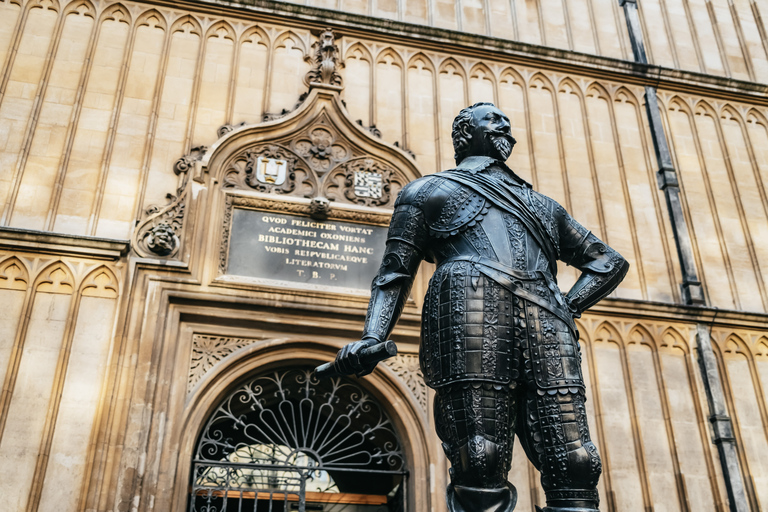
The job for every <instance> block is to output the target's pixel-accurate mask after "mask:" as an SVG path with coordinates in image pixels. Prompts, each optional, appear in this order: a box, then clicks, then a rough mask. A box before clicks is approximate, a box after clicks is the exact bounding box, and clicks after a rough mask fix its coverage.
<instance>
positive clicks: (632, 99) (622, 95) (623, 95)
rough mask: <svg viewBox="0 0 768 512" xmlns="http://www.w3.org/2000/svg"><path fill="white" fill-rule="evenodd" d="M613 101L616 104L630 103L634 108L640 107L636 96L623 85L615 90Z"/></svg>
mask: <svg viewBox="0 0 768 512" xmlns="http://www.w3.org/2000/svg"><path fill="white" fill-rule="evenodd" d="M613 101H615V102H617V103H631V104H633V105H635V107H637V106H638V105H640V100H639V99H638V98H637V96H635V94H634V93H633V92H632V91H631V90H630V89H629V88H628V87H625V86H623V85H622V86H621V87H619V88H618V89H616V92H615V93H614V94H613Z"/></svg>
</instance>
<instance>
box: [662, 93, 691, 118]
mask: <svg viewBox="0 0 768 512" xmlns="http://www.w3.org/2000/svg"><path fill="white" fill-rule="evenodd" d="M666 108H667V110H671V111H673V112H683V113H685V114H687V115H688V116H689V117H690V116H691V115H693V110H692V109H691V105H690V104H689V103H688V102H687V101H686V100H685V99H684V98H681V97H680V96H678V95H674V96H672V97H671V98H669V100H668V101H667V105H666Z"/></svg>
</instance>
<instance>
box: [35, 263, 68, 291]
mask: <svg viewBox="0 0 768 512" xmlns="http://www.w3.org/2000/svg"><path fill="white" fill-rule="evenodd" d="M34 289H35V291H36V292H43V293H62V294H66V295H71V294H72V293H74V291H75V278H74V273H73V272H72V269H71V268H70V267H69V265H67V263H66V262H63V261H54V262H53V263H51V264H50V265H48V266H46V267H45V268H43V269H42V270H41V271H40V272H38V274H37V277H36V278H35V284H34Z"/></svg>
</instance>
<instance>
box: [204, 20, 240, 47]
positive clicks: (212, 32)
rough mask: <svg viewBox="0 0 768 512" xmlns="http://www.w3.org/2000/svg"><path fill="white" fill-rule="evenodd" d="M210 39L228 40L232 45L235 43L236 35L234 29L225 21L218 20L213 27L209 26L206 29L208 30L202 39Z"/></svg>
mask: <svg viewBox="0 0 768 512" xmlns="http://www.w3.org/2000/svg"><path fill="white" fill-rule="evenodd" d="M222 30H223V32H222ZM222 34H224V35H222ZM210 37H219V38H223V39H230V40H231V41H232V42H233V43H234V42H235V41H237V35H236V34H235V29H234V28H233V27H232V25H231V24H230V23H229V22H227V21H226V20H219V21H217V22H216V23H214V24H213V25H211V26H210V27H208V30H206V31H205V38H204V39H205V40H206V41H207V40H208V38H210Z"/></svg>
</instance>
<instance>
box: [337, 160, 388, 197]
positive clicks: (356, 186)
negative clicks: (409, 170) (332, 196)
mask: <svg viewBox="0 0 768 512" xmlns="http://www.w3.org/2000/svg"><path fill="white" fill-rule="evenodd" d="M341 168H342V169H343V171H344V176H345V178H346V180H345V181H344V186H345V190H344V195H345V197H346V198H347V199H349V200H350V201H353V202H356V203H359V204H363V205H365V206H381V205H384V204H387V203H389V198H390V193H389V191H390V182H391V175H392V169H390V168H389V167H387V166H386V165H385V164H383V163H382V162H377V161H376V160H373V159H372V158H362V159H359V160H354V161H351V162H348V163H346V164H344V165H343V166H341Z"/></svg>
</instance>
